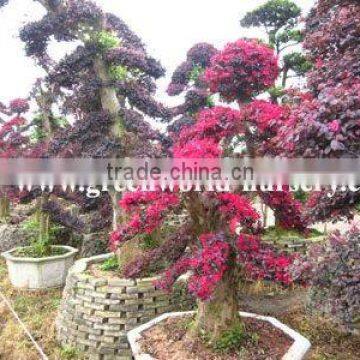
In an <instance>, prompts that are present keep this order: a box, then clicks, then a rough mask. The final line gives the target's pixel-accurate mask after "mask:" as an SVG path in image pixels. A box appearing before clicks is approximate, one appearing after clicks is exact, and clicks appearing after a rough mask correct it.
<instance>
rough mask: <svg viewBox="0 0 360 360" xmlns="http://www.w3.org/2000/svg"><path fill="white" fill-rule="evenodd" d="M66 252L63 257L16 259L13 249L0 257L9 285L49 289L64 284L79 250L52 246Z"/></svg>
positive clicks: (32, 288)
mask: <svg viewBox="0 0 360 360" xmlns="http://www.w3.org/2000/svg"><path fill="white" fill-rule="evenodd" d="M52 248H62V249H65V250H67V252H66V253H65V254H63V255H56V256H49V257H44V258H25V257H16V256H14V255H13V254H14V252H15V251H16V250H18V249H21V248H14V249H12V250H9V251H6V252H4V253H2V254H1V255H2V256H3V257H4V258H5V259H6V264H7V267H8V272H9V278H10V281H11V284H12V285H13V286H14V287H16V288H21V289H30V290H37V289H49V288H57V287H61V286H63V285H64V284H65V280H66V276H67V273H68V270H69V269H70V267H71V266H72V265H73V264H74V258H75V255H76V254H77V253H78V252H79V250H77V249H74V248H73V247H71V246H52Z"/></svg>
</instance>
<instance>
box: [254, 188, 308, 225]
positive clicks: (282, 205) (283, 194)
mask: <svg viewBox="0 0 360 360" xmlns="http://www.w3.org/2000/svg"><path fill="white" fill-rule="evenodd" d="M260 196H261V198H262V200H263V201H264V203H265V204H266V205H267V206H269V207H270V208H271V209H272V210H273V211H274V213H275V217H276V219H277V220H278V221H279V225H280V226H281V227H283V228H285V229H297V230H299V231H301V232H303V231H305V230H306V227H307V225H308V222H307V219H306V216H305V214H304V211H303V205H302V204H301V202H300V201H299V200H296V199H295V198H294V194H293V193H291V192H290V191H289V190H288V189H286V188H285V187H284V188H283V189H282V191H273V192H264V193H261V194H260Z"/></svg>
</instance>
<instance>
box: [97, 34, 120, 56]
mask: <svg viewBox="0 0 360 360" xmlns="http://www.w3.org/2000/svg"><path fill="white" fill-rule="evenodd" d="M95 42H96V44H97V45H98V47H99V48H100V49H101V50H102V51H107V50H110V49H113V48H116V47H118V46H119V45H120V43H121V42H120V40H119V38H118V37H117V36H116V35H113V34H112V33H111V32H108V31H99V32H98V33H96V35H95Z"/></svg>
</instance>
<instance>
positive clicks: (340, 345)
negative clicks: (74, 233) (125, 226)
mask: <svg viewBox="0 0 360 360" xmlns="http://www.w3.org/2000/svg"><path fill="white" fill-rule="evenodd" d="M0 291H1V292H2V293H4V294H5V296H6V297H7V298H8V299H9V300H10V301H11V303H12V305H13V307H14V309H15V311H16V312H17V313H18V315H19V316H20V318H21V319H22V321H23V322H24V323H25V324H26V326H27V327H28V329H29V330H30V332H31V333H32V335H33V336H34V338H35V339H36V341H37V342H38V343H39V344H40V346H41V347H42V348H43V349H44V352H45V353H46V354H47V355H48V356H49V358H50V359H52V360H71V359H76V360H78V359H79V360H80V359H82V358H83V356H82V355H81V354H80V353H79V352H77V351H76V349H73V348H61V347H60V346H58V344H57V343H56V341H55V327H54V320H55V317H56V312H57V309H58V307H59V304H60V299H61V290H51V291H42V292H25V291H19V290H15V289H13V288H12V287H11V285H10V283H9V280H8V278H7V271H6V266H5V263H4V262H3V261H0ZM239 298H240V309H241V310H243V311H250V312H255V313H259V314H263V315H271V316H275V317H277V318H279V319H280V320H281V321H283V322H284V323H285V324H288V325H290V326H291V327H293V328H294V329H296V330H298V331H300V333H302V334H303V335H304V336H306V337H308V338H309V339H310V341H311V343H312V345H313V348H312V351H311V354H310V360H357V359H358V354H359V349H360V337H359V336H347V335H343V334H341V333H339V332H338V331H337V327H336V325H333V324H331V323H329V322H327V321H325V320H324V319H321V318H316V317H309V316H308V315H306V314H305V310H304V307H305V290H304V289H302V288H296V289H293V290H287V291H283V290H281V289H280V288H279V287H274V286H270V287H269V286H264V285H263V284H259V285H252V286H251V287H250V288H246V289H244V291H243V293H240V294H239ZM0 359H6V360H25V359H26V360H38V359H39V355H38V353H37V352H36V350H35V348H34V347H33V345H32V344H31V342H30V341H29V340H28V338H27V337H26V335H25V334H24V333H23V331H22V329H21V328H20V326H19V324H18V323H17V322H16V320H15V319H14V318H13V316H12V314H11V313H10V312H9V310H8V309H7V307H6V306H5V304H4V303H2V302H0Z"/></svg>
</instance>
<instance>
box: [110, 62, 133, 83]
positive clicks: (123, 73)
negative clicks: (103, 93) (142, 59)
mask: <svg viewBox="0 0 360 360" xmlns="http://www.w3.org/2000/svg"><path fill="white" fill-rule="evenodd" d="M109 75H110V77H111V79H113V80H116V81H124V80H126V79H127V78H128V75H129V71H128V69H127V67H126V66H121V65H119V66H114V65H113V66H110V67H109Z"/></svg>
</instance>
